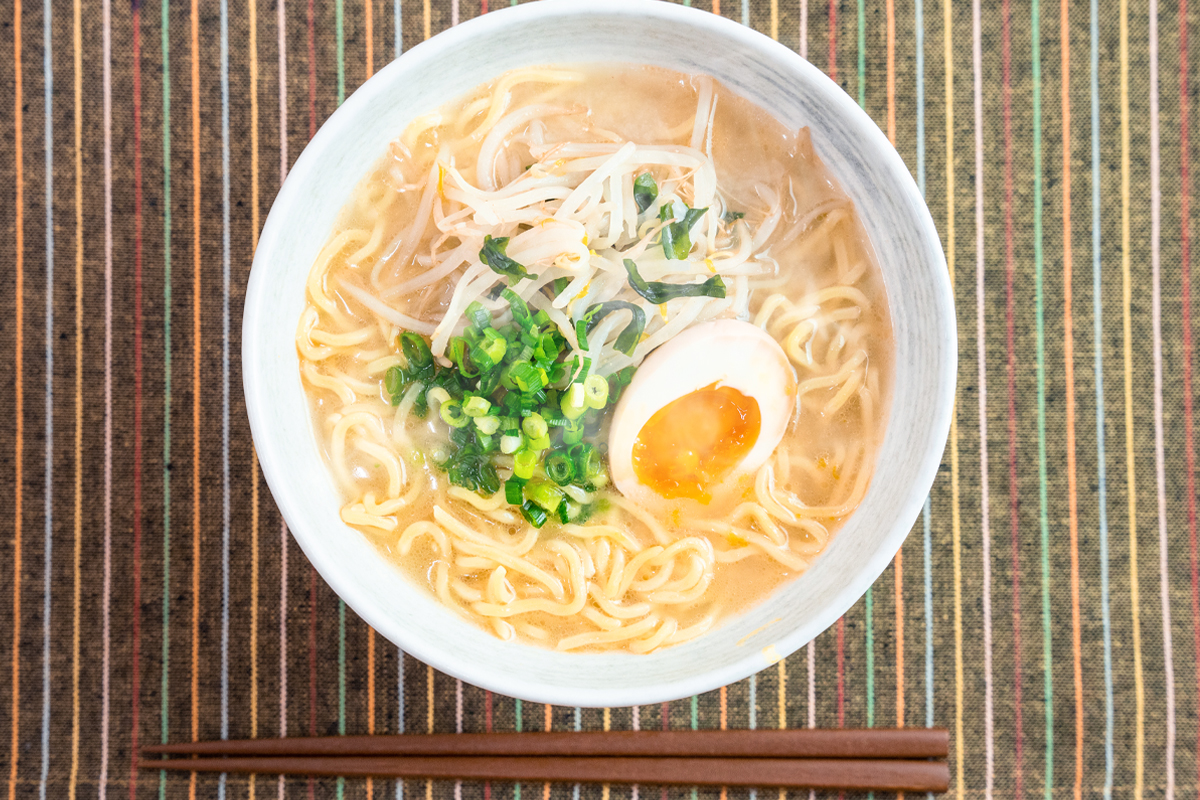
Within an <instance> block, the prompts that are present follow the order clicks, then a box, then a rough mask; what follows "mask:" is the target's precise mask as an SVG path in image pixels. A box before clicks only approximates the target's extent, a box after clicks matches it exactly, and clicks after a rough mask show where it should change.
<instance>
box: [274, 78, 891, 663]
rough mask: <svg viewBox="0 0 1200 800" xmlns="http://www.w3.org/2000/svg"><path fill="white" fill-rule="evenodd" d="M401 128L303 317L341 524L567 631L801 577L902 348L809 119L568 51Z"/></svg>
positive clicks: (515, 617)
mask: <svg viewBox="0 0 1200 800" xmlns="http://www.w3.org/2000/svg"><path fill="white" fill-rule="evenodd" d="M398 134H399V135H398V137H397V138H396V139H395V140H394V141H393V142H392V143H391V145H390V147H389V149H388V152H387V153H386V155H384V157H383V158H382V159H381V160H380V161H379V162H378V163H377V165H376V166H375V167H374V168H373V169H372V171H371V172H370V173H369V174H368V175H367V176H366V177H365V178H364V179H363V180H362V181H361V183H360V184H359V186H358V187H357V189H356V190H355V192H354V193H353V195H352V197H351V199H350V201H349V203H348V204H347V205H346V206H345V208H344V209H343V211H342V213H341V215H340V217H339V219H338V222H337V224H336V225H335V227H334V230H333V232H332V235H331V236H330V238H329V240H328V242H327V244H326V245H325V247H324V248H323V249H322V250H321V252H320V254H319V255H318V257H317V259H316V261H315V263H314V264H313V267H312V270H311V273H310V275H309V279H308V284H307V304H306V307H305V309H304V312H303V314H302V315H301V317H300V320H299V324H298V328H297V335H296V346H297V348H298V351H299V355H300V371H301V376H302V378H303V382H304V386H305V388H306V391H307V392H308V395H309V397H310V400H311V404H312V414H313V424H314V430H315V432H316V436H317V438H318V440H319V442H320V445H321V447H322V448H323V450H324V453H325V455H326V457H327V459H328V463H329V465H330V469H331V472H332V475H333V477H334V480H335V481H336V482H337V485H338V487H339V489H340V491H341V494H342V497H343V505H342V508H341V517H342V519H343V520H344V521H345V522H346V524H347V525H349V526H351V527H353V528H354V529H356V530H357V531H359V532H361V533H362V534H363V535H365V536H367V537H368V538H369V539H370V540H371V541H372V542H373V543H374V544H375V545H376V546H377V547H378V549H379V550H380V552H381V553H383V554H384V555H385V556H386V557H387V558H388V559H391V560H392V561H394V563H395V564H397V565H398V566H399V567H400V568H401V570H402V571H403V572H405V573H407V575H408V576H409V577H410V578H411V580H413V581H416V582H418V583H419V584H420V585H422V586H425V587H427V588H428V590H429V591H430V592H432V593H433V594H434V595H435V596H436V597H437V598H438V600H440V601H441V602H442V603H443V604H445V605H446V606H447V607H449V608H451V609H453V610H454V611H456V612H457V613H458V614H460V615H462V616H464V617H466V618H468V619H470V620H473V621H475V622H476V623H478V624H479V625H481V626H484V627H485V628H486V629H487V630H490V631H491V632H493V633H494V634H495V635H496V636H499V637H501V638H502V639H512V640H520V641H523V642H526V643H534V644H540V645H544V646H547V647H552V648H556V649H559V650H565V651H605V650H624V651H629V652H633V653H646V652H650V651H653V650H656V649H658V648H661V647H665V646H669V645H672V644H676V643H679V642H683V641H686V640H688V639H692V638H694V637H697V636H700V635H702V634H703V633H705V632H706V631H708V630H709V629H711V628H712V627H713V626H715V625H717V624H719V623H720V622H721V621H722V620H723V619H724V618H726V617H728V616H730V615H732V614H736V613H738V612H740V611H743V610H745V609H747V608H748V607H750V606H751V605H753V604H754V603H756V602H757V601H759V600H761V599H762V598H764V597H765V596H766V595H768V594H769V593H770V592H771V591H772V590H773V589H774V588H775V587H777V586H778V585H780V584H781V583H782V582H784V581H787V580H789V579H791V578H794V577H795V576H797V575H799V574H801V573H803V572H804V571H805V570H806V569H807V568H808V566H809V565H810V564H812V562H813V560H814V559H815V558H816V557H817V555H818V554H819V553H820V552H821V551H822V549H823V548H824V547H825V546H826V544H827V543H828V542H829V539H830V537H831V536H832V535H833V534H834V533H835V532H836V531H837V529H838V528H839V526H841V525H842V524H843V523H844V521H845V520H846V519H847V518H848V517H849V515H851V514H852V513H853V511H854V510H855V508H856V507H857V506H858V504H859V503H860V502H861V501H862V499H863V496H864V494H865V493H866V490H867V486H868V484H869V482H870V479H871V474H872V471H873V469H874V467H875V455H876V452H877V450H878V446H879V443H880V440H881V436H882V433H883V421H884V420H885V418H886V408H887V403H888V399H889V393H890V385H891V375H892V369H893V343H892V333H891V324H890V321H889V318H888V314H887V299H886V296H885V293H884V287H883V282H882V279H881V276H880V271H879V267H878V264H877V263H876V261H875V257H874V254H873V251H872V248H871V246H870V243H869V241H868V239H867V237H866V235H865V232H864V230H863V226H862V224H861V222H860V220H859V219H858V217H857V216H856V213H855V209H854V206H853V205H852V203H851V202H850V201H849V199H848V198H847V197H846V196H845V194H844V193H843V192H842V191H841V190H840V188H839V187H838V185H837V184H836V182H835V181H834V180H833V178H832V177H831V176H830V174H829V173H828V171H827V170H826V169H825V167H824V166H823V165H822V163H821V161H820V159H819V158H818V157H817V154H816V152H815V151H814V148H813V144H812V141H811V139H810V136H809V132H808V130H807V129H801V130H789V129H787V128H785V127H784V126H783V125H781V124H780V123H779V122H778V121H777V120H775V119H774V118H773V117H771V116H770V115H769V114H767V113H766V112H765V111H763V110H762V109H759V108H757V107H756V106H754V105H752V104H751V103H749V102H747V101H746V100H744V99H742V98H740V97H738V96H737V95H735V94H733V93H732V92H729V91H728V90H726V89H725V88H724V87H722V86H721V85H720V84H718V83H717V82H716V81H714V80H713V79H711V78H709V77H707V76H703V75H692V76H689V75H682V74H679V73H675V72H669V71H666V70H662V69H656V68H630V67H620V68H617V67H607V66H588V67H586V68H576V67H547V68H539V69H527V70H521V71H517V72H510V73H507V74H505V75H503V76H501V77H500V78H498V79H496V80H495V81H493V82H491V83H489V84H487V85H485V86H481V87H479V88H478V89H476V90H475V91H472V92H471V93H469V94H468V95H466V96H465V97H463V98H461V99H459V100H457V101H455V102H453V103H450V104H449V105H447V106H445V107H443V108H441V109H439V110H438V111H435V112H433V113H430V114H427V115H425V116H423V117H420V118H418V119H416V120H414V121H413V122H412V123H411V124H410V125H409V126H408V127H407V128H406V129H405V130H403V131H402V132H398Z"/></svg>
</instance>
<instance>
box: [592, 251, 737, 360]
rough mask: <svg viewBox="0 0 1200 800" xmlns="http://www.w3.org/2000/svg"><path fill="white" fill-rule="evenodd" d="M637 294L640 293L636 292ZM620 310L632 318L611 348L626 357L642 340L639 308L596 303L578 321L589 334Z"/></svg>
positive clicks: (621, 302)
mask: <svg viewBox="0 0 1200 800" xmlns="http://www.w3.org/2000/svg"><path fill="white" fill-rule="evenodd" d="M630 264H633V262H632V261H630V260H629V259H625V269H626V270H628V269H629V265H630ZM633 269H634V272H636V271H637V266H636V265H635V266H634V267H633ZM714 277H715V276H714ZM638 280H639V281H640V280H641V277H640V276H639V277H638ZM629 283H630V285H633V279H632V278H630V281H629ZM642 283H645V281H642ZM633 288H634V290H635V291H638V290H637V286H634V287H633ZM638 294H642V293H641V292H640V291H638ZM642 296H643V297H645V295H644V294H642ZM724 296H725V288H724V284H722V286H721V297H724ZM651 302H655V301H651ZM622 309H625V310H626V311H629V312H630V313H631V314H633V318H632V319H630V321H629V324H628V325H626V326H625V329H624V330H622V331H621V333H620V334H619V335H618V336H617V340H616V342H614V343H613V346H614V347H615V348H616V349H617V350H618V351H619V352H621V353H624V354H625V355H627V356H628V355H632V354H633V348H635V347H637V346H638V342H640V341H641V340H642V331H644V330H645V329H646V314H645V312H644V311H642V308H641V306H636V305H634V304H633V303H627V302H625V301H624V300H609V301H608V302H607V303H597V304H596V305H594V306H591V307H590V308H588V310H587V311H585V312H584V313H583V317H582V318H581V319H580V321H581V322H584V323H586V324H587V331H588V332H591V331H592V329H593V328H595V327H596V325H597V324H599V322H600V320H602V319H604V318H605V317H607V316H608V315H609V314H611V313H613V312H614V311H620V310H622ZM580 347H581V348H583V345H582V344H581V345H580Z"/></svg>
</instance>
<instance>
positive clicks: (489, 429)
mask: <svg viewBox="0 0 1200 800" xmlns="http://www.w3.org/2000/svg"><path fill="white" fill-rule="evenodd" d="M475 427H476V428H479V432H480V433H482V434H484V435H485V436H491V435H492V434H494V433H495V432H496V431H498V430H500V418H499V417H476V418H475Z"/></svg>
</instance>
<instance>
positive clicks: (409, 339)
mask: <svg viewBox="0 0 1200 800" xmlns="http://www.w3.org/2000/svg"><path fill="white" fill-rule="evenodd" d="M400 352H402V353H403V354H404V360H405V361H407V362H408V372H409V374H410V375H415V376H418V377H424V371H425V370H426V369H428V368H430V367H432V366H433V352H432V351H431V350H430V349H429V345H428V344H427V343H426V342H425V340H424V339H422V338H421V337H420V336H419V335H418V334H415V333H413V332H412V331H405V332H404V333H402V334H400Z"/></svg>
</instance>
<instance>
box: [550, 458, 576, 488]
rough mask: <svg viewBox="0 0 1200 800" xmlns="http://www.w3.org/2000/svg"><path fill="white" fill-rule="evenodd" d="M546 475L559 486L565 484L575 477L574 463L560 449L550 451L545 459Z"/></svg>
mask: <svg viewBox="0 0 1200 800" xmlns="http://www.w3.org/2000/svg"><path fill="white" fill-rule="evenodd" d="M546 475H547V477H549V478H550V480H552V481H554V482H555V483H557V484H558V485H559V486H566V485H567V484H568V483H570V482H571V480H572V479H574V477H575V464H574V462H572V461H571V457H570V456H569V455H567V454H566V453H564V452H562V451H558V452H555V453H551V454H550V456H549V457H548V458H547V459H546Z"/></svg>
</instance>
